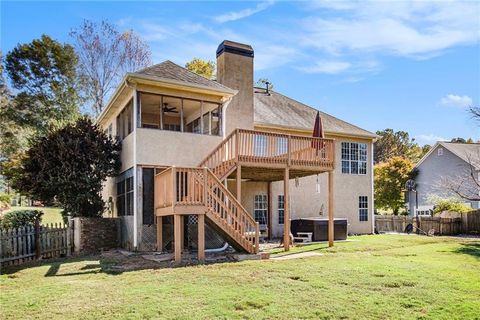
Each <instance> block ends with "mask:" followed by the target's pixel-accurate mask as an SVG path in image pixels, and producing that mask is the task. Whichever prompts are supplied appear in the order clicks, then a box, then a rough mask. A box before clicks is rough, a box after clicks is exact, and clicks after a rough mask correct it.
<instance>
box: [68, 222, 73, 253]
mask: <svg viewBox="0 0 480 320" xmlns="http://www.w3.org/2000/svg"><path fill="white" fill-rule="evenodd" d="M72 229H73V219H72V216H70V215H69V216H67V257H68V256H70V255H71V254H72Z"/></svg>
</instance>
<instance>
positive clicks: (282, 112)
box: [254, 88, 377, 138]
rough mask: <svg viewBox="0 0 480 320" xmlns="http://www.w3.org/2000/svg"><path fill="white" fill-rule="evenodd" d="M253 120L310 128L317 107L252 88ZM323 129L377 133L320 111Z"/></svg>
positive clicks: (261, 122) (362, 133) (347, 133)
mask: <svg viewBox="0 0 480 320" xmlns="http://www.w3.org/2000/svg"><path fill="white" fill-rule="evenodd" d="M254 92H255V94H254V96H255V98H254V109H255V113H254V121H255V123H256V124H265V125H279V126H283V127H289V128H294V129H306V130H312V131H313V126H314V124H315V117H316V115H317V111H319V110H317V109H314V108H312V107H309V106H307V105H305V104H303V103H301V102H298V101H296V100H293V99H291V98H289V97H286V96H284V95H282V94H280V93H277V92H275V91H271V90H270V95H267V94H266V93H265V89H264V88H254ZM320 117H321V118H322V124H323V127H324V131H325V132H327V133H338V134H346V135H356V136H366V137H371V138H376V137H377V135H376V134H374V133H372V132H370V131H367V130H364V129H362V128H359V127H357V126H355V125H353V124H350V123H348V122H345V121H343V120H340V119H338V118H335V117H333V116H331V115H329V114H327V113H324V112H322V111H320Z"/></svg>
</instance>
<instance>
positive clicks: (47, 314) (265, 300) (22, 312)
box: [0, 235, 480, 319]
mask: <svg viewBox="0 0 480 320" xmlns="http://www.w3.org/2000/svg"><path fill="white" fill-rule="evenodd" d="M350 239H351V240H352V241H350V242H343V243H337V244H336V246H335V247H334V248H331V249H327V248H326V246H325V245H324V244H320V245H311V246H304V247H297V248H294V249H293V250H292V252H296V251H297V252H299V251H312V250H313V251H316V252H319V253H323V255H322V256H312V257H308V258H303V259H292V260H281V261H272V260H268V261H244V262H239V263H223V264H213V265H203V266H190V267H180V268H167V269H144V270H136V271H130V272H123V273H114V272H111V270H113V269H112V264H113V263H114V262H113V261H109V260H108V259H105V258H100V257H98V256H92V257H86V258H75V259H69V260H59V261H56V262H44V263H43V264H37V265H33V266H31V267H29V268H24V269H23V270H18V271H11V272H10V273H8V274H5V275H2V276H0V313H1V318H2V319H15V318H38V319H66V318H68V319H74V318H78V319H79V318H81V319H99V318H120V319H149V318H162V319H164V318H166V319H212V318H222V319H226V318H228V319H231V318H233V319H245V318H247V319H299V318H301V319H305V318H306V319H479V317H480V239H476V240H466V239H460V238H449V237H435V238H429V237H424V236H415V235H411V236H406V235H405V236H404V235H375V236H360V237H351V238H350ZM274 252H275V251H274ZM283 254H284V253H274V254H273V256H278V255H283Z"/></svg>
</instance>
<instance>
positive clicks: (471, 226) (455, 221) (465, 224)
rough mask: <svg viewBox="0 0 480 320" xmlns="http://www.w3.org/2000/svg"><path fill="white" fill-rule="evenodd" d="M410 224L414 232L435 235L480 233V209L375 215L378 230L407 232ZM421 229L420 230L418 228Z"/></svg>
mask: <svg viewBox="0 0 480 320" xmlns="http://www.w3.org/2000/svg"><path fill="white" fill-rule="evenodd" d="M408 224H412V225H413V226H414V227H415V228H414V231H413V232H416V233H422V231H424V232H426V233H429V232H431V233H432V230H433V234H435V235H456V234H460V233H480V210H477V211H472V212H467V213H461V214H460V213H448V214H447V213H446V214H444V213H442V214H441V215H440V216H434V217H429V216H418V217H408V216H394V215H385V216H380V215H377V216H375V229H376V231H377V232H380V233H382V232H405V228H406V226H407V225H408ZM418 229H420V230H418Z"/></svg>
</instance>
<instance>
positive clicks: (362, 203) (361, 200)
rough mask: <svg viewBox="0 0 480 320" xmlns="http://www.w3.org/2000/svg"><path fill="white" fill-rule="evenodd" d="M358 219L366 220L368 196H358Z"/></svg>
mask: <svg viewBox="0 0 480 320" xmlns="http://www.w3.org/2000/svg"><path fill="white" fill-rule="evenodd" d="M358 219H359V220H360V221H368V197H367V196H360V197H358Z"/></svg>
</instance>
